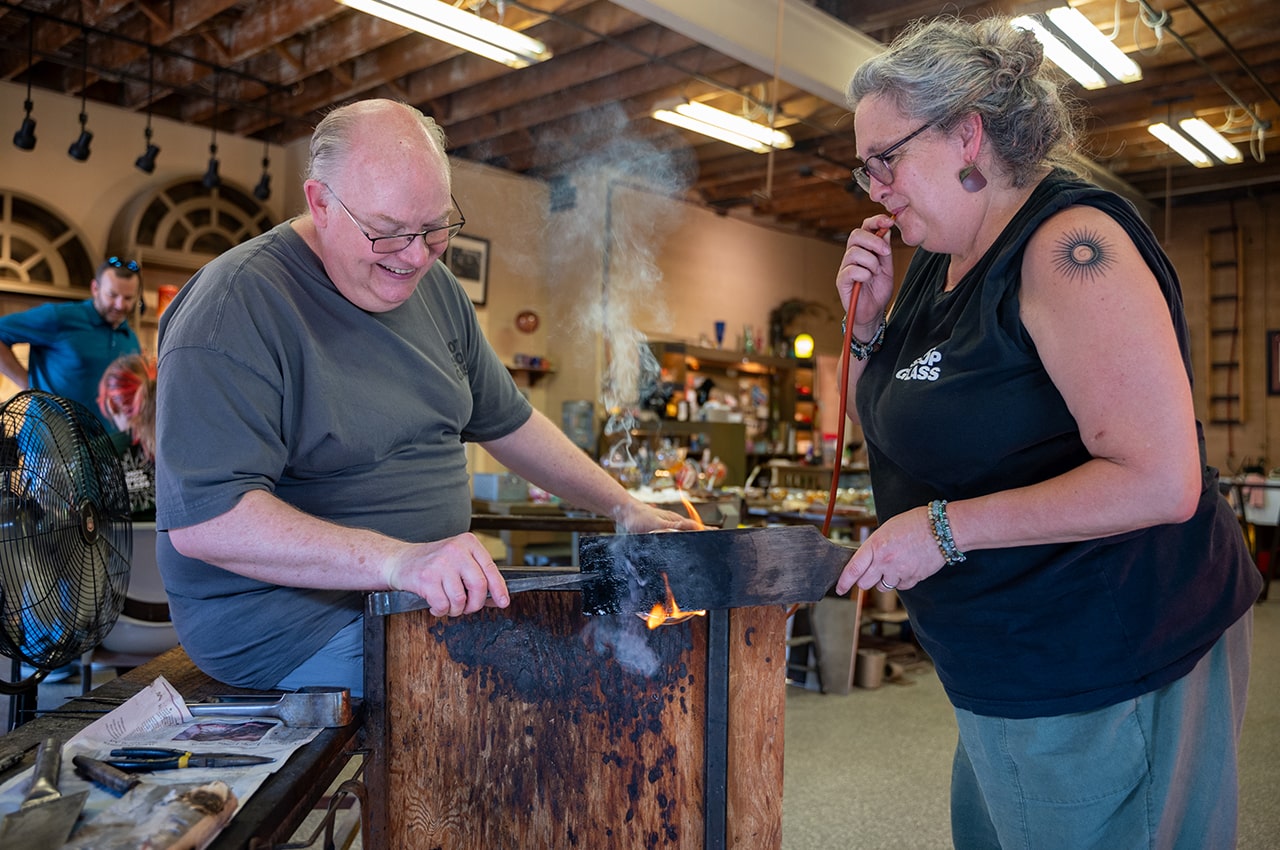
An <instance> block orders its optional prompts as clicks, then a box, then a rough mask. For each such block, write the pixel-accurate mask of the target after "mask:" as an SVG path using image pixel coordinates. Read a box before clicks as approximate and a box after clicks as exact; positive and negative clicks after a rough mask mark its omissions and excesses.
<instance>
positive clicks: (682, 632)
mask: <svg viewBox="0 0 1280 850" xmlns="http://www.w3.org/2000/svg"><path fill="white" fill-rule="evenodd" d="M566 596H567V595H566ZM570 598H572V597H570ZM565 611H566V616H563V617H548V616H546V612H545V611H542V610H540V609H537V608H535V607H533V606H530V607H528V608H524V609H523V610H522V606H517V605H513V606H511V607H510V608H508V609H507V610H505V611H501V612H498V611H489V610H486V611H482V612H479V613H478V614H476V615H473V616H471V617H462V618H454V619H442V620H439V621H438V622H436V623H435V624H434V625H432V626H431V628H430V633H431V635H432V637H433V638H434V639H435V640H436V641H437V642H438V643H441V644H443V645H444V647H445V648H446V650H447V651H448V654H449V657H450V658H451V659H452V660H453V661H454V662H455V663H457V664H459V665H460V666H461V667H462V675H463V676H464V677H465V678H472V677H475V680H476V684H477V685H478V686H479V688H480V691H481V692H482V693H487V695H488V696H487V698H488V700H489V701H490V702H491V703H492V702H495V701H497V700H515V701H518V702H521V703H524V704H526V705H527V706H530V707H531V709H532V710H533V711H535V712H537V713H538V714H539V716H541V717H542V718H544V720H545V722H544V723H543V724H542V725H541V727H540V728H538V729H535V728H534V726H532V725H529V724H527V723H525V724H521V725H520V726H518V727H517V729H516V730H514V731H515V732H516V733H518V735H517V736H518V737H520V738H522V739H523V740H522V741H521V742H507V744H506V746H507V749H508V751H509V752H511V753H515V752H517V750H519V753H520V755H521V756H523V757H524V760H523V763H524V766H525V769H524V770H515V771H511V772H510V773H509V774H508V778H509V789H510V793H511V795H512V799H513V802H516V803H519V804H522V805H528V806H530V807H532V806H534V805H535V804H537V805H547V804H548V802H549V803H550V809H551V814H552V816H553V817H554V818H556V819H557V820H559V821H560V822H561V823H564V822H565V820H564V819H567V818H571V817H572V815H571V812H572V811H574V810H575V809H577V808H578V807H577V806H576V805H575V804H574V802H573V801H572V799H571V795H572V794H575V793H576V794H581V793H583V792H584V791H587V792H588V793H590V792H591V791H593V790H595V789H584V788H583V787H582V779H581V777H582V775H583V773H584V771H583V769H582V766H581V764H580V763H579V762H575V759H580V758H581V757H582V755H583V753H582V750H581V747H582V740H583V739H584V738H589V739H591V740H593V741H599V742H600V745H601V746H604V747H607V749H606V750H605V751H603V752H600V754H599V756H598V758H599V759H600V762H599V763H600V764H603V765H606V766H608V767H609V768H610V769H612V770H617V771H620V772H621V777H622V779H621V781H620V782H619V784H618V786H617V787H618V788H619V789H621V787H622V785H623V784H624V783H625V791H626V794H625V796H626V800H625V803H626V805H627V810H626V813H625V815H624V820H623V822H624V823H627V824H631V823H632V822H633V821H634V820H635V818H636V817H637V806H640V807H643V808H642V811H644V812H645V813H646V815H647V817H646V818H644V823H645V824H646V826H645V832H644V834H643V841H644V845H645V846H646V847H655V848H656V847H659V846H661V845H664V844H669V845H675V844H678V840H679V811H678V808H679V807H678V806H677V805H676V799H677V798H678V797H680V796H682V795H686V794H687V793H688V789H686V788H684V787H683V786H682V784H681V780H680V777H679V770H678V764H677V749H676V747H675V746H673V745H671V744H670V742H665V745H663V744H664V742H663V741H662V740H661V738H662V736H663V732H664V729H663V716H664V712H668V711H674V712H678V713H679V714H681V715H687V714H689V712H690V705H689V702H688V700H687V694H688V689H689V687H690V686H691V685H693V684H694V682H695V677H694V676H693V674H692V673H691V672H690V670H689V667H688V664H687V663H686V660H685V659H686V656H687V653H688V652H689V650H690V649H692V647H693V637H692V631H691V628H690V627H689V626H687V625H678V626H673V627H667V628H660V629H655V630H652V631H650V630H649V629H647V628H646V627H645V624H644V623H643V622H642V621H641V620H640V619H638V618H636V617H635V616H633V615H616V616H599V617H590V618H585V622H584V618H583V617H582V616H581V615H580V614H579V613H578V612H577V611H576V609H573V608H566V609H565ZM584 724H591V728H594V729H596V730H598V733H599V735H600V736H603V737H598V736H597V737H594V738H593V737H592V736H591V735H589V734H588V735H584V734H583V733H582V732H579V731H577V730H578V727H580V726H582V725H584ZM519 733H522V734H519ZM650 736H652V737H653V738H654V739H658V740H656V741H653V740H650ZM605 741H607V743H605ZM655 743H656V744H657V745H658V747H657V748H656V749H655ZM646 753H649V755H646ZM654 753H656V755H654ZM592 757H593V758H594V757H596V756H592ZM646 762H651V763H646ZM666 785H669V786H670V787H665V786H666ZM557 786H558V787H559V790H560V791H561V792H563V793H564V794H565V796H564V797H563V798H561V797H560V795H559V794H557V793H556V791H555V789H556V788H557ZM618 802H619V803H623V802H624V801H623V800H622V799H619V800H618ZM655 806H656V808H657V811H656V812H654V811H653V809H652V808H651V807H655ZM654 814H656V815H657V817H656V818H653V817H652V815H654ZM636 826H639V824H636ZM654 827H658V828H657V829H654ZM581 837H582V836H581V835H580V834H579V835H576V836H575V837H574V839H573V840H574V841H576V840H578V839H580V838H581Z"/></svg>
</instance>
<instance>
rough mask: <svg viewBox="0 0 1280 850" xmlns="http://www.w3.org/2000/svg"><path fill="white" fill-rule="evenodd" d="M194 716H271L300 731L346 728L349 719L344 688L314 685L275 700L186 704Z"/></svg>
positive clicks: (236, 698) (232, 697) (235, 698)
mask: <svg viewBox="0 0 1280 850" xmlns="http://www.w3.org/2000/svg"><path fill="white" fill-rule="evenodd" d="M187 709H188V710H189V711H190V712H191V713H192V715H194V716H196V717H275V718H278V719H279V720H282V721H284V725H285V726H297V727H299V728H303V729H315V728H323V729H329V728H333V727H335V726H346V725H347V724H348V723H350V722H351V720H352V711H351V691H350V690H349V689H348V688H337V687H328V686H323V685H314V686H311V687H306V688H299V689H298V690H296V691H291V692H290V693H286V694H281V695H280V696H278V697H274V696H273V697H261V696H248V695H241V694H227V695H222V696H215V697H213V698H212V700H211V701H210V702H189V703H187Z"/></svg>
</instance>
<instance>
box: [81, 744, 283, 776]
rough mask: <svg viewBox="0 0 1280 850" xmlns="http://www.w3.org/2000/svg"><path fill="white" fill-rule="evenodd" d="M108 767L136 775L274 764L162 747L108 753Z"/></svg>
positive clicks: (262, 758)
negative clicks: (189, 768) (196, 768)
mask: <svg viewBox="0 0 1280 850" xmlns="http://www.w3.org/2000/svg"><path fill="white" fill-rule="evenodd" d="M105 761H106V763H107V764H109V765H111V766H112V767H118V768H120V769H121V770H130V771H135V772H139V773H150V772H151V771H153V770H175V769H177V768H181V767H248V766H250V765H255V764H267V763H269V762H273V761H275V759H273V758H268V757H267V756H250V755H244V754H242V753H192V752H187V751H185V750H170V749H165V748H163V747H125V748H124V749H119V750H112V751H111V758H109V759H106V760H105Z"/></svg>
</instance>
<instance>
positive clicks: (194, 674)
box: [0, 647, 369, 850]
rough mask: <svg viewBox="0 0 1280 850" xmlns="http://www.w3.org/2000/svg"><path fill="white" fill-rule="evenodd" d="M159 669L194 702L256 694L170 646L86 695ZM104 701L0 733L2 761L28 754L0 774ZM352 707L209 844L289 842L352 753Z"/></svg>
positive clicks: (111, 690)
mask: <svg viewBox="0 0 1280 850" xmlns="http://www.w3.org/2000/svg"><path fill="white" fill-rule="evenodd" d="M157 676H163V677H164V678H165V679H167V680H168V681H169V683H170V684H171V685H173V686H174V688H176V689H177V691H178V693H180V694H182V696H183V697H184V698H185V699H186V700H187V701H188V702H199V701H201V700H204V699H207V698H208V697H211V696H216V695H218V694H258V693H261V692H260V691H246V690H244V689H243V688H234V687H231V686H230V685H225V684H223V683H221V682H218V681H216V680H214V679H211V678H209V677H208V676H206V675H205V674H204V673H202V672H200V671H199V670H198V669H196V666H195V665H194V664H192V663H191V659H189V658H188V657H187V654H186V652H185V651H184V650H183V649H182V648H181V647H175V648H174V649H171V650H169V651H168V652H166V653H164V654H163V655H160V656H157V657H156V658H154V659H152V660H151V661H149V662H147V663H146V664H144V665H142V666H141V667H135V668H134V669H133V670H130V671H129V672H128V673H125V674H124V675H123V676H119V677H117V678H115V679H112V680H111V681H109V682H105V683H104V684H102V685H100V686H99V687H97V688H94V689H93V690H92V691H91V692H90V693H89V696H90V697H95V698H103V699H128V698H129V697H131V696H133V695H134V694H136V693H138V691H140V690H142V689H143V688H145V687H146V686H147V685H148V684H150V683H151V682H152V681H154V680H155V679H156V677H157ZM101 708H102V704H101V703H94V702H87V701H85V700H72V701H69V702H68V703H67V704H66V705H65V706H63V707H62V708H60V709H59V710H57V711H52V712H49V713H47V714H44V715H42V716H40V717H37V718H36V719H35V720H32V721H30V722H29V723H24V724H23V725H21V726H19V727H18V728H17V729H14V730H13V731H12V732H10V733H9V734H7V735H5V736H3V737H0V760H2V759H4V758H5V757H6V756H8V755H11V754H14V753H24V752H25V753H26V757H25V758H24V759H23V761H22V762H21V763H20V764H18V765H14V766H13V767H11V768H10V769H9V770H8V771H5V772H4V773H3V774H0V778H7V777H8V776H11V775H12V774H14V773H17V772H18V771H20V770H26V769H29V768H30V767H31V765H32V764H33V763H34V761H35V748H36V746H37V745H39V743H40V742H41V741H42V740H44V739H45V738H46V737H49V736H50V735H53V736H57V737H59V738H62V739H63V740H68V739H70V738H71V737H73V736H74V735H76V733H78V732H79V731H80V730H81V729H83V728H84V727H85V726H88V725H89V724H90V723H92V722H93V721H94V720H95V719H96V718H95V717H94V716H92V715H89V714H72V713H71V712H74V711H77V710H82V711H92V710H95V709H98V710H100V709H101ZM355 709H356V711H355V720H354V721H353V722H352V723H351V724H349V725H347V726H344V727H341V728H337V729H323V730H321V732H320V734H319V735H317V736H316V738H315V740H314V741H312V742H311V743H309V744H307V745H306V746H305V747H300V748H299V749H298V750H297V751H296V752H295V753H294V754H293V755H292V756H291V757H290V758H289V760H288V761H287V762H285V763H284V765H283V766H281V768H280V769H279V770H277V771H276V772H275V773H273V774H271V776H270V777H269V778H268V779H267V780H266V782H264V783H263V784H262V786H261V787H260V788H259V789H258V790H257V791H255V792H254V793H253V795H252V796H250V797H249V799H248V800H245V801H243V802H242V803H241V805H240V808H239V809H238V810H237V811H236V814H235V817H233V818H232V819H231V823H229V824H227V826H226V828H225V829H223V830H222V832H221V833H219V835H218V837H217V839H215V840H214V842H213V843H212V844H211V845H209V848H210V850H243V848H250V850H257V849H258V848H268V847H272V846H274V845H276V844H284V843H286V842H288V841H289V839H290V837H291V836H292V835H293V834H294V832H295V831H296V830H297V828H298V826H299V825H301V823H302V820H303V818H305V817H306V816H307V813H308V812H310V811H311V810H312V809H313V808H314V806H315V804H316V801H317V800H319V798H320V797H321V796H322V795H323V794H324V793H325V792H326V791H327V790H328V789H329V786H330V785H331V784H332V783H333V780H334V779H335V778H336V777H337V775H338V774H339V773H340V772H341V771H342V768H343V767H344V766H345V765H346V763H347V761H348V760H349V759H350V758H351V757H352V756H353V755H354V754H355V750H356V747H357V746H358V739H359V738H360V737H361V734H362V728H363V711H362V706H361V705H360V704H359V701H356V705H355ZM99 716H100V715H99ZM362 814H363V813H362ZM365 846H369V845H368V844H366V845H365Z"/></svg>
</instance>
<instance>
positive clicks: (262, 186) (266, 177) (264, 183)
mask: <svg viewBox="0 0 1280 850" xmlns="http://www.w3.org/2000/svg"><path fill="white" fill-rule="evenodd" d="M267 112H268V113H270V112H271V92H270V91H269V90H268V92H267ZM270 167H271V143H270V142H269V141H268V140H267V134H266V131H265V130H264V131H263V134H262V176H261V177H260V178H258V185H257V186H254V187H253V196H254V197H255V198H257V199H258V200H259V201H265V200H267V199H268V198H270V197H271V173H270V172H269V171H267V169H268V168H270Z"/></svg>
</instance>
